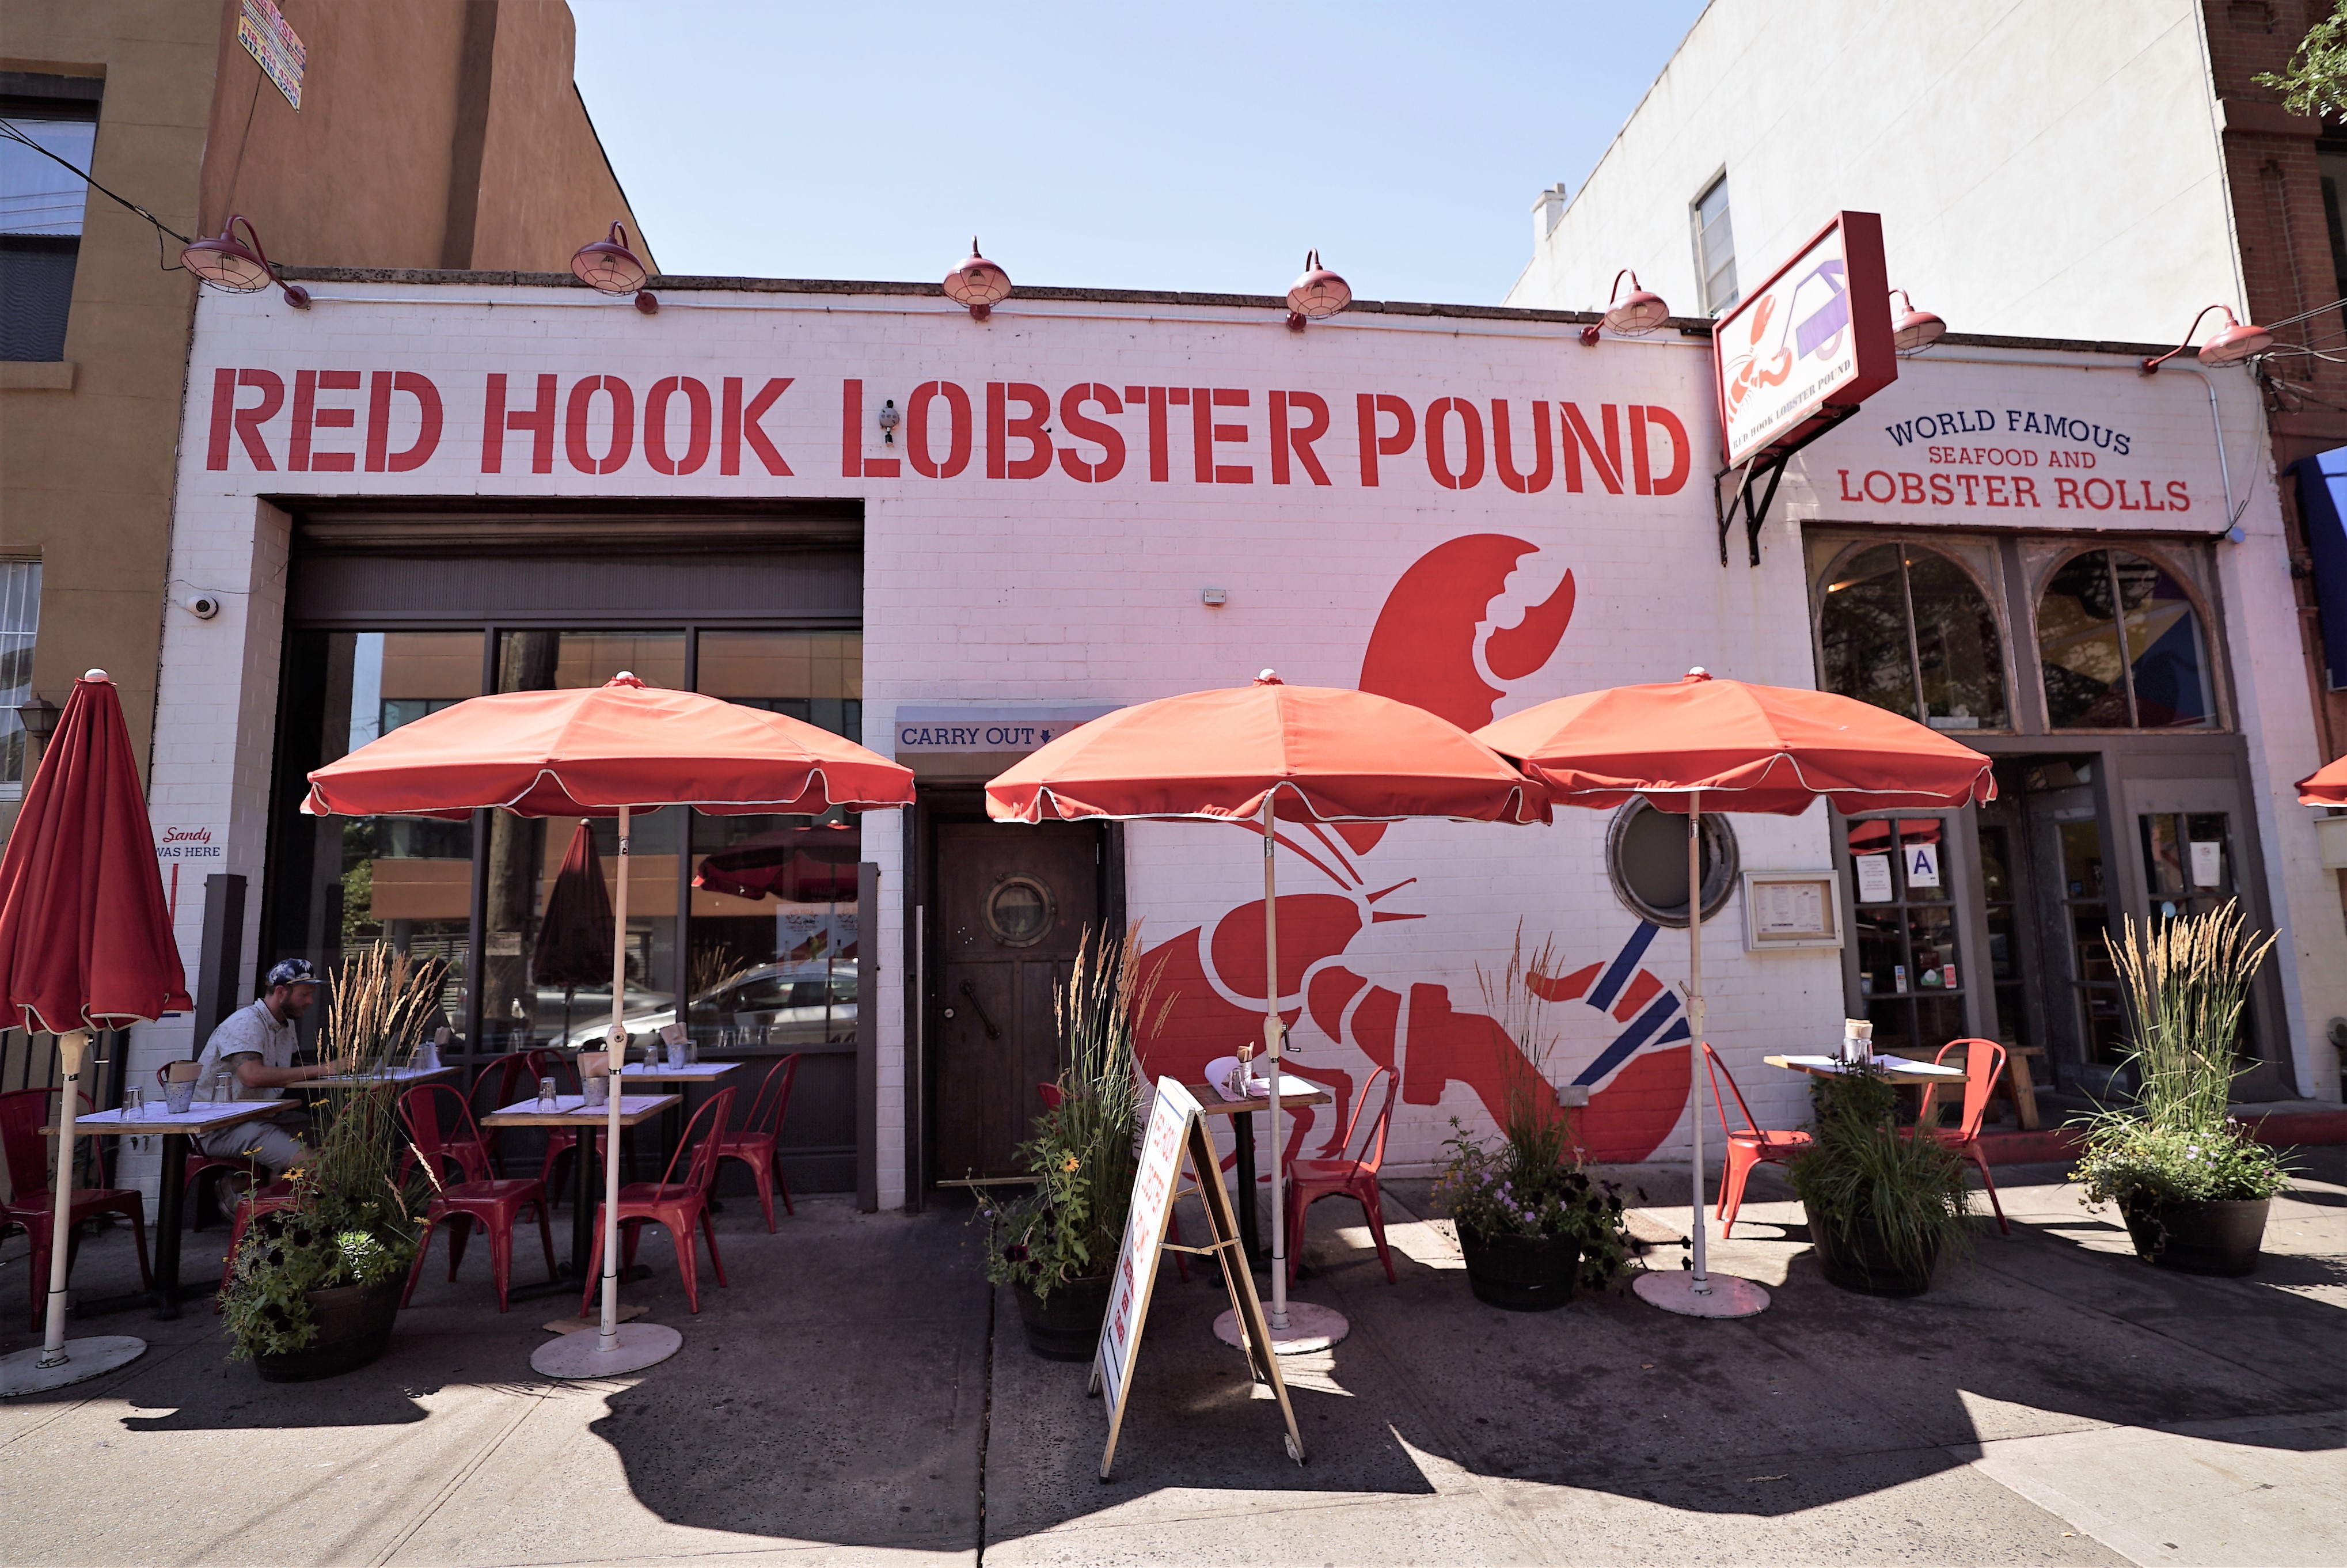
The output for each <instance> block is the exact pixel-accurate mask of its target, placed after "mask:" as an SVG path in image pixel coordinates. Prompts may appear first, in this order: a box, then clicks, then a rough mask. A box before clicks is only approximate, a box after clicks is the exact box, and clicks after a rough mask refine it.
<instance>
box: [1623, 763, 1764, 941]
mask: <svg viewBox="0 0 2347 1568" xmlns="http://www.w3.org/2000/svg"><path fill="white" fill-rule="evenodd" d="M1701 832H1702V847H1701V855H1702V867H1703V917H1704V918H1705V919H1706V920H1708V919H1710V918H1711V917H1713V916H1715V915H1717V914H1718V913H1719V912H1720V910H1722V909H1723V908H1725V907H1727V896H1728V894H1729V893H1731V892H1733V891H1734V890H1735V887H1736V874H1737V851H1736V830H1735V829H1734V828H1732V827H1730V826H1728V825H1727V818H1726V817H1725V816H1722V815H1718V814H1717V813H1711V812H1706V814H1705V815H1704V818H1703V826H1702V829H1701ZM1605 874H1606V876H1609V877H1610V878H1612V880H1613V883H1614V897H1618V898H1620V899H1621V900H1622V902H1623V903H1624V904H1625V905H1627V906H1628V907H1629V908H1630V912H1631V913H1632V914H1634V915H1636V916H1637V917H1639V918H1640V919H1644V920H1652V921H1653V922H1654V923H1655V925H1657V926H1677V927H1685V926H1686V923H1687V852H1686V816H1685V815H1682V814H1680V813H1678V812H1671V811H1657V810H1655V807H1654V806H1653V805H1652V804H1649V803H1648V802H1647V800H1646V797H1645V796H1644V795H1640V796H1638V797H1637V798H1636V799H1635V800H1633V801H1631V802H1630V804H1627V805H1625V806H1624V807H1623V808H1622V809H1621V810H1619V811H1617V812H1615V813H1614V823H1613V825H1612V826H1611V827H1609V828H1608V829H1607V830H1606V833H1605Z"/></svg>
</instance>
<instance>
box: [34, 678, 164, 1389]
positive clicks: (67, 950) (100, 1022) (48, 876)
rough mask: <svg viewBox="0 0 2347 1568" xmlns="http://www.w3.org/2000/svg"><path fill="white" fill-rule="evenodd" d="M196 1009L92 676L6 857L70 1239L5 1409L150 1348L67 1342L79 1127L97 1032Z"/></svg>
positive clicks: (115, 704) (69, 706)
mask: <svg viewBox="0 0 2347 1568" xmlns="http://www.w3.org/2000/svg"><path fill="white" fill-rule="evenodd" d="M193 1005H194V1004H193V1003H191V1002H190V1000H189V999H188V987H187V979H186V976H185V974H184V972H183V971H182V970H181V968H180V967H179V944H178V943H177V942H176V941H174V940H173V939H172V938H171V925H170V920H169V917H168V915H166V913H165V911H164V904H163V880H162V878H161V877H160V876H159V875H157V873H156V869H155V835H154V830H153V829H152V827H150V826H149V823H148V820H147V801H146V796H145V794H144V792H143V791H142V790H141V789H140V788H139V784H138V767H137V764H136V763H135V761H134V758H133V754H132V752H131V748H130V733H129V731H128V728H127V727H126V726H125V725H124V723H123V722H122V699H121V697H120V696H119V695H118V693H117V692H115V689H114V682H112V681H111V680H110V679H108V676H107V673H106V671H103V670H92V671H89V672H88V673H87V674H86V675H84V676H83V677H82V678H81V679H80V680H78V681H77V682H74V689H73V695H72V696H70V697H68V698H67V699H66V706H65V712H64V713H63V714H62V715H60V717H59V718H58V720H57V728H56V733H55V734H54V735H52V736H51V737H50V739H49V743H48V746H47V748H46V750H45V751H43V752H42V753H41V765H40V768H39V770H38V771H37V772H36V773H35V774H34V775H33V782H32V784H31V786H30V787H29V788H27V789H26V792H25V805H24V810H23V811H22V812H21V813H20V814H19V815H17V818H16V825H15V829H14V830H13V831H12V832H11V833H10V834H9V835H8V848H7V853H6V854H5V856H0V1006H5V1013H0V1019H5V1020H6V1021H8V1022H9V1023H10V1024H11V1025H12V1026H13V1027H15V1028H20V1029H23V1030H26V1031H28V1032H31V1031H46V1032H48V1033H52V1034H55V1035H56V1037H57V1055H58V1059H59V1064H60V1065H61V1066H62V1067H63V1068H64V1070H65V1082H64V1084H63V1086H62V1087H63V1091H64V1092H63V1094H62V1095H61V1096H60V1098H61V1099H62V1101H63V1102H64V1106H63V1110H62V1111H61V1112H59V1115H58V1118H57V1173H56V1181H55V1182H54V1183H53V1184H52V1186H51V1198H50V1204H49V1207H50V1212H51V1215H52V1218H53V1220H54V1222H55V1225H56V1230H55V1232H54V1234H53V1235H52V1237H51V1240H50V1244H49V1303H48V1325H47V1331H46V1334H45V1335H44V1336H43V1338H42V1343H41V1348H39V1349H38V1350H20V1351H18V1352H17V1353H16V1354H15V1355H13V1356H10V1357H7V1358H5V1359H0V1396H5V1395H13V1394H30V1393H37V1392H40V1391H42V1390H45V1389H58V1388H63V1387H65V1386H66V1385H67V1384H69V1383H78V1382H80V1381H82V1380H83V1379H84V1378H95V1377H97V1376H98V1375H99V1374H100V1373H102V1372H109V1371H112V1370H113V1369H114V1368H117V1367H120V1366H123V1365H124V1364H126V1363H128V1362H129V1361H132V1360H135V1359H137V1358H138V1356H139V1355H140V1354H141V1353H142V1352H144V1351H145V1350H146V1348H147V1344H146V1341H145V1340H143V1339H137V1338H133V1337H129V1336H128V1335H111V1334H110V1335H104V1336H100V1337H93V1338H87V1339H75V1340H72V1341H70V1342H68V1341H67V1338H66V1337H65V1334H66V1267H67V1255H68V1250H69V1249H68V1247H67V1241H68V1232H69V1230H70V1229H71V1219H72V1214H73V1204H72V1202H71V1199H70V1194H71V1193H72V1190H73V1168H74V1159H73V1145H74V1119H75V1116H76V1113H77V1111H78V1110H79V1102H80V1099H81V1069H82V1064H83V1062H84V1061H85V1060H86V1059H87V1056H88V1053H89V1036H90V1031H91V1030H100V1029H119V1028H121V1027H122V1026H124V1025H125V1024H128V1023H132V1022H136V1021H141V1020H154V1019H157V1018H159V1017H161V1016H162V1015H163V1014H164V1013H166V1012H169V1011H173V1010H187V1009H190V1008H192V1006H193Z"/></svg>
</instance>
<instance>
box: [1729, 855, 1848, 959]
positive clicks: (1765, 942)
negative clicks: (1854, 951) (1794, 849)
mask: <svg viewBox="0 0 2347 1568" xmlns="http://www.w3.org/2000/svg"><path fill="white" fill-rule="evenodd" d="M1841 945H1842V919H1841V879H1840V877H1838V876H1835V875H1834V874H1833V873H1832V872H1831V871H1747V872H1746V873H1745V874H1744V950H1745V951H1746V952H1747V953H1761V952H1771V951H1774V950H1776V949H1778V948H1839V947H1840V946H1841Z"/></svg>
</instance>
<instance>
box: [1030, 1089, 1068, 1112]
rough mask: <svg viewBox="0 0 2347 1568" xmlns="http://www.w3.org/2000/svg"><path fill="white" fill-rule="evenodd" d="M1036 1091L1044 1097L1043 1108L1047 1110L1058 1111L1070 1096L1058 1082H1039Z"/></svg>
mask: <svg viewBox="0 0 2347 1568" xmlns="http://www.w3.org/2000/svg"><path fill="white" fill-rule="evenodd" d="M1035 1092H1036V1093H1038V1094H1040V1095H1041V1096H1042V1097H1043V1109H1044V1110H1046V1111H1057V1110H1058V1109H1059V1108H1060V1107H1061V1104H1062V1103H1063V1102H1066V1100H1067V1098H1068V1095H1067V1091H1065V1090H1063V1089H1061V1087H1060V1086H1059V1085H1058V1084H1056V1083H1039V1084H1037V1085H1035Z"/></svg>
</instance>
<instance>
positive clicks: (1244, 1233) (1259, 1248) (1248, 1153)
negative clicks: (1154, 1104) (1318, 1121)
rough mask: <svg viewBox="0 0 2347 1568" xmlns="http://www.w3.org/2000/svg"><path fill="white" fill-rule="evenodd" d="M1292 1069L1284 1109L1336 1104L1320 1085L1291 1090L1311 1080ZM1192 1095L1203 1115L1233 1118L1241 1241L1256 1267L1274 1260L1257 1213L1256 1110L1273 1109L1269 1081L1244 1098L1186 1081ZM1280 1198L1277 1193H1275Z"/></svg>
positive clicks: (1283, 1084)
mask: <svg viewBox="0 0 2347 1568" xmlns="http://www.w3.org/2000/svg"><path fill="white" fill-rule="evenodd" d="M1308 1081H1309V1080H1306V1079H1299V1078H1297V1077H1296V1075H1295V1074H1294V1073H1292V1072H1283V1073H1281V1074H1280V1083H1279V1103H1280V1106H1281V1108H1282V1109H1285V1108H1286V1107H1287V1106H1290V1105H1333V1104H1335V1103H1336V1102H1337V1097H1336V1096H1335V1095H1333V1094H1331V1093H1329V1092H1328V1091H1327V1090H1325V1089H1321V1088H1319V1087H1317V1085H1316V1086H1315V1087H1314V1088H1313V1090H1312V1091H1311V1092H1310V1093H1308V1094H1295V1093H1290V1092H1289V1091H1288V1085H1290V1084H1294V1083H1303V1082H1308ZM1185 1087H1186V1088H1187V1089H1188V1090H1189V1091H1190V1096H1191V1098H1192V1099H1194V1100H1195V1101H1197V1102H1198V1114H1200V1115H1201V1116H1227V1117H1229V1118H1230V1119H1231V1133H1232V1139H1233V1142H1234V1143H1236V1144H1237V1146H1238V1178H1239V1202H1238V1204H1237V1205H1236V1206H1237V1208H1238V1211H1239V1244H1240V1245H1242V1246H1244V1247H1245V1249H1246V1255H1247V1262H1248V1263H1250V1264H1252V1265H1254V1266H1255V1267H1257V1268H1266V1267H1268V1266H1270V1264H1271V1255H1270V1254H1269V1253H1267V1252H1266V1251H1264V1250H1263V1242H1262V1239H1261V1235H1260V1230H1261V1227H1260V1226H1259V1225H1257V1223H1256V1221H1255V1112H1258V1111H1268V1110H1270V1109H1271V1088H1270V1085H1268V1084H1265V1085H1264V1086H1263V1092H1262V1093H1261V1094H1257V1095H1253V1096H1251V1097H1249V1098H1248V1099H1245V1100H1225V1099H1224V1098H1223V1096H1222V1092H1221V1091H1219V1090H1215V1089H1211V1088H1209V1087H1207V1086H1206V1085H1205V1084H1203V1083H1192V1084H1188V1085H1185ZM1273 1201H1275V1202H1276V1201H1277V1197H1276V1194H1275V1196H1274V1200H1273Z"/></svg>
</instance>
